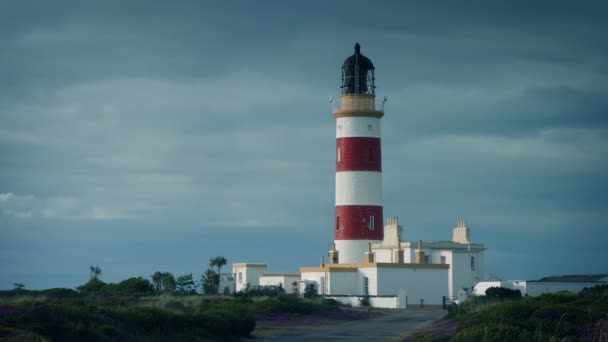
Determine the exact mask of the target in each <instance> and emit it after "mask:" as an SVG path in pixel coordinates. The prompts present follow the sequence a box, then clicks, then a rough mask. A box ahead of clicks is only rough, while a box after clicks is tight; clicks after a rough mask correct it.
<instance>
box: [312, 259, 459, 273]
mask: <svg viewBox="0 0 608 342" xmlns="http://www.w3.org/2000/svg"><path fill="white" fill-rule="evenodd" d="M360 268H426V269H449V268H450V265H449V264H412V263H392V262H364V263H353V264H325V265H322V266H320V267H302V268H300V272H302V273H304V272H357V271H358V270H359V269H360Z"/></svg>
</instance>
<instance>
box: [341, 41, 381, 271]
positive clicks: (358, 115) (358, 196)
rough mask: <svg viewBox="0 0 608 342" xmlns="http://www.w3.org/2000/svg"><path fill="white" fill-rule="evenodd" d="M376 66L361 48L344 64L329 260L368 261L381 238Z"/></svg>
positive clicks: (356, 46)
mask: <svg viewBox="0 0 608 342" xmlns="http://www.w3.org/2000/svg"><path fill="white" fill-rule="evenodd" d="M374 80H375V79H374V65H373V63H372V62H371V60H369V58H367V57H365V56H363V55H362V54H361V52H360V46H359V44H358V43H357V44H355V53H354V54H353V55H352V56H350V57H348V58H347V59H346V60H345V61H344V65H343V66H342V98H341V108H339V109H335V110H334V111H333V115H334V117H335V118H336V217H335V241H334V243H335V247H334V248H333V250H332V251H330V262H333V263H336V262H339V263H357V262H364V253H365V252H366V251H367V247H368V244H369V243H379V242H381V241H382V239H383V235H384V231H383V225H382V223H383V218H382V154H381V147H380V118H382V116H383V115H384V108H383V104H384V102H382V104H381V105H379V106H378V107H380V108H376V95H375V91H374V90H375V85H374Z"/></svg>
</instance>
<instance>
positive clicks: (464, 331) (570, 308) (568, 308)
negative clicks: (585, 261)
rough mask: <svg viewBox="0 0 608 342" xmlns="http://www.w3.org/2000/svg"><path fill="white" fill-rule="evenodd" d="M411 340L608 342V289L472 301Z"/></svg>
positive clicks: (454, 309) (457, 307) (454, 310)
mask: <svg viewBox="0 0 608 342" xmlns="http://www.w3.org/2000/svg"><path fill="white" fill-rule="evenodd" d="M410 340H411V341H606V342H608V285H602V286H596V287H594V288H592V289H591V290H588V291H583V292H581V293H579V294H572V293H569V292H562V293H554V294H544V295H541V296H538V297H525V298H519V299H494V298H487V297H474V298H470V299H469V300H468V301H467V302H465V303H463V304H462V305H460V306H456V307H454V308H453V309H452V310H451V312H450V313H449V314H448V315H447V316H446V318H444V319H443V320H441V321H439V322H437V323H436V324H434V325H433V327H432V328H430V329H427V330H425V331H423V332H421V333H419V334H417V335H416V336H413V337H411V338H409V339H407V341H410Z"/></svg>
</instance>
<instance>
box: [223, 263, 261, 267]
mask: <svg viewBox="0 0 608 342" xmlns="http://www.w3.org/2000/svg"><path fill="white" fill-rule="evenodd" d="M232 267H268V265H266V264H255V263H249V262H239V263H235V264H232Z"/></svg>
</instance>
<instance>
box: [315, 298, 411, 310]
mask: <svg viewBox="0 0 608 342" xmlns="http://www.w3.org/2000/svg"><path fill="white" fill-rule="evenodd" d="M325 298H328V299H335V300H337V301H338V302H340V303H342V304H345V305H351V306H355V307H357V306H360V305H359V304H360V303H361V298H364V296H326V297H325ZM369 301H370V304H371V306H373V307H374V308H386V309H398V308H399V307H398V306H399V301H398V298H397V296H386V297H373V296H371V297H369ZM403 309H405V308H403Z"/></svg>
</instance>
